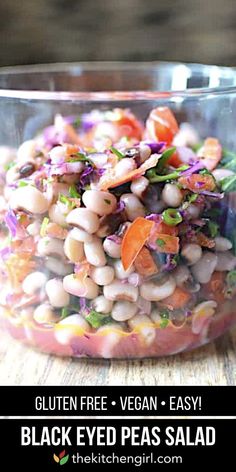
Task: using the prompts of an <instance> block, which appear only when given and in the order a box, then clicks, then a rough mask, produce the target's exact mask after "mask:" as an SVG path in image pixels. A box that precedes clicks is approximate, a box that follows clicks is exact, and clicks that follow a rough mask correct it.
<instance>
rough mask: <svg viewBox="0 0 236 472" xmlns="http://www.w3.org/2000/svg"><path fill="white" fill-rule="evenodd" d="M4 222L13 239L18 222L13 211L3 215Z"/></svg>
mask: <svg viewBox="0 0 236 472" xmlns="http://www.w3.org/2000/svg"><path fill="white" fill-rule="evenodd" d="M4 221H5V223H6V225H7V227H8V229H9V231H10V233H11V235H12V236H13V238H15V236H16V233H17V228H18V225H19V222H18V220H17V217H16V215H15V213H14V211H13V210H8V212H7V213H6V215H5V218H4Z"/></svg>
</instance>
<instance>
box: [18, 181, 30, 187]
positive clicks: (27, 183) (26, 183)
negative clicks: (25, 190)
mask: <svg viewBox="0 0 236 472" xmlns="http://www.w3.org/2000/svg"><path fill="white" fill-rule="evenodd" d="M27 185H30V183H29V182H25V181H24V180H19V182H18V187H27Z"/></svg>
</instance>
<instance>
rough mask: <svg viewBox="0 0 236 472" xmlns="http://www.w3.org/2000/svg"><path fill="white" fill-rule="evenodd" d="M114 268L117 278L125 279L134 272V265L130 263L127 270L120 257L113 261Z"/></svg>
mask: <svg viewBox="0 0 236 472" xmlns="http://www.w3.org/2000/svg"><path fill="white" fill-rule="evenodd" d="M114 269H115V274H116V278H117V279H121V280H122V279H127V278H128V277H129V275H131V274H132V273H133V272H134V266H133V265H132V266H131V267H130V268H129V269H128V270H125V269H124V267H123V264H122V261H121V259H118V260H117V261H115V262H114Z"/></svg>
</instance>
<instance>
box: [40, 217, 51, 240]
mask: <svg viewBox="0 0 236 472" xmlns="http://www.w3.org/2000/svg"><path fill="white" fill-rule="evenodd" d="M48 223H49V218H47V217H46V216H45V218H44V219H43V221H42V224H41V227H40V236H41V237H42V238H44V236H46V229H47V226H48Z"/></svg>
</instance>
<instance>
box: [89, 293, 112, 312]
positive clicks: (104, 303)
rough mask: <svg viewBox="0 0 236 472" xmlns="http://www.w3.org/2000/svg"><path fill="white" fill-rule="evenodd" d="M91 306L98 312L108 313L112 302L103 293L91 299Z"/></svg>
mask: <svg viewBox="0 0 236 472" xmlns="http://www.w3.org/2000/svg"><path fill="white" fill-rule="evenodd" d="M92 307H93V309H94V310H96V311H98V312H99V313H110V312H111V310H112V307H113V302H112V301H111V300H107V298H105V297H104V295H99V296H98V297H96V298H95V299H94V300H93V301H92Z"/></svg>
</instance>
